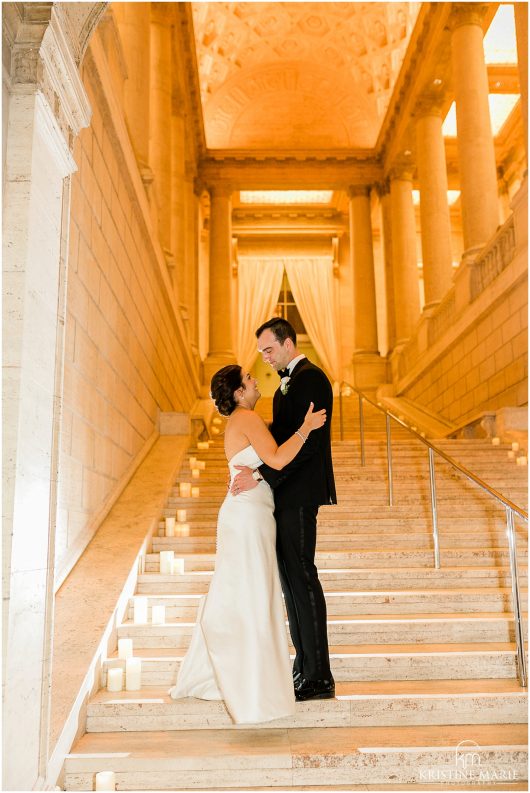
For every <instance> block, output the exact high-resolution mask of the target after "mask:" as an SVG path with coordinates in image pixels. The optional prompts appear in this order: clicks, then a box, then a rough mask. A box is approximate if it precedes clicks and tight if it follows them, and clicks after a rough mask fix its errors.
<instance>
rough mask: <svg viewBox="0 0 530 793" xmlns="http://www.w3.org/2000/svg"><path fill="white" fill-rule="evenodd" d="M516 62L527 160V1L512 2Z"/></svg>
mask: <svg viewBox="0 0 530 793" xmlns="http://www.w3.org/2000/svg"><path fill="white" fill-rule="evenodd" d="M513 5H514V10H515V34H516V36H517V64H518V66H519V86H520V90H521V110H522V113H523V124H524V145H525V148H526V159H527V161H528V3H514V4H513Z"/></svg>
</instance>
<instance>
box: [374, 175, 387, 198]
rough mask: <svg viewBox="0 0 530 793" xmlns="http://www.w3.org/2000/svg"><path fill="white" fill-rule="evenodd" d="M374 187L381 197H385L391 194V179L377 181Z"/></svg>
mask: <svg viewBox="0 0 530 793" xmlns="http://www.w3.org/2000/svg"><path fill="white" fill-rule="evenodd" d="M374 189H375V192H376V193H377V195H378V197H379V198H380V199H381V198H384V197H385V196H387V195H389V194H390V180H389V179H383V181H381V182H376V183H375V184H374Z"/></svg>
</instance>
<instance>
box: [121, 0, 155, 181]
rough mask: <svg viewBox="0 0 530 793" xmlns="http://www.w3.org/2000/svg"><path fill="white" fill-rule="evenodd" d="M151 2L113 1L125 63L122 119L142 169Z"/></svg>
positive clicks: (146, 139) (146, 125)
mask: <svg viewBox="0 0 530 793" xmlns="http://www.w3.org/2000/svg"><path fill="white" fill-rule="evenodd" d="M150 5H151V4H150V3H114V4H113V6H112V11H113V13H114V15H115V17H116V22H117V25H118V29H119V31H120V40H121V43H122V47H123V54H124V56H125V62H126V65H127V79H126V81H125V85H124V105H125V121H126V123H127V129H128V130H129V135H130V137H131V142H132V145H133V149H134V153H135V154H136V159H137V161H138V164H139V166H140V167H141V168H145V167H146V166H147V164H148V162H149V123H148V121H147V119H148V118H149V79H148V77H147V75H149V73H150V31H149V25H150V21H151V8H150Z"/></svg>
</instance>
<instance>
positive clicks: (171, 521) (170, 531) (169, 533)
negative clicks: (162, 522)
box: [166, 518, 175, 537]
mask: <svg viewBox="0 0 530 793" xmlns="http://www.w3.org/2000/svg"><path fill="white" fill-rule="evenodd" d="M174 536H175V518H166V537H174Z"/></svg>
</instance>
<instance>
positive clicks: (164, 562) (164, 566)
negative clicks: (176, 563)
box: [160, 551, 175, 575]
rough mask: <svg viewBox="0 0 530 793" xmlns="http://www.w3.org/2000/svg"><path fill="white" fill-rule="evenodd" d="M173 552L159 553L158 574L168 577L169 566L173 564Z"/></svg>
mask: <svg viewBox="0 0 530 793" xmlns="http://www.w3.org/2000/svg"><path fill="white" fill-rule="evenodd" d="M174 556H175V552H174V551H160V573H161V574H162V575H169V574H170V573H171V565H172V564H173V557H174Z"/></svg>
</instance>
